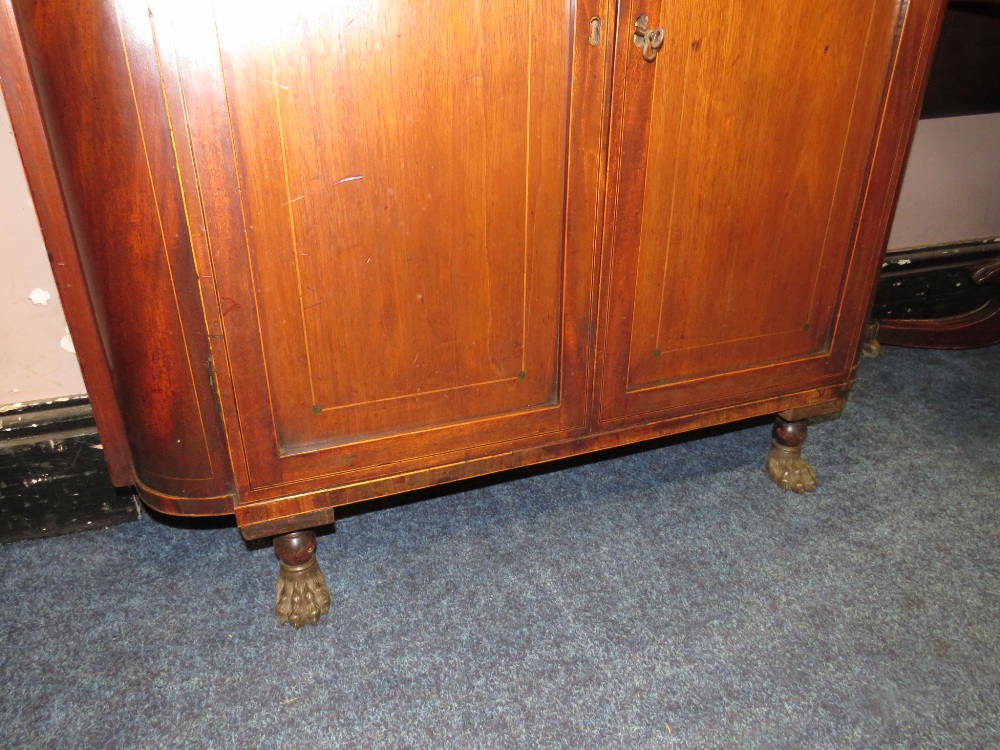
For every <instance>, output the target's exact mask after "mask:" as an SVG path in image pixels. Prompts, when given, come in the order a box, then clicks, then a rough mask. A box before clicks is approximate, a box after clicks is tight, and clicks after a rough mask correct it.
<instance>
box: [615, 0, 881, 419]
mask: <svg viewBox="0 0 1000 750" xmlns="http://www.w3.org/2000/svg"><path fill="white" fill-rule="evenodd" d="M640 13H645V14H648V16H649V19H650V22H649V26H650V27H656V26H660V25H662V26H663V27H664V28H665V31H666V35H665V36H666V39H665V42H664V44H663V47H662V48H661V49H660V51H659V53H658V55H657V58H656V59H655V61H653V62H646V61H644V60H643V59H642V54H641V51H640V50H639V49H638V48H637V47H636V46H635V45H634V44H633V42H632V38H631V37H632V34H631V33H629V32H630V31H631V29H630V28H629V27H630V26H631V24H632V23H633V22H634V19H635V18H636V17H637V16H638V15H640ZM897 13H898V7H897V4H896V3H893V2H885V0H819V1H818V2H812V3H803V2H798V0H775V1H774V2H768V3H760V2H754V1H752V0H726V1H721V2H711V3H705V2H700V0H672V1H671V2H663V3H662V4H661V3H659V2H641V3H640V2H636V3H633V5H632V12H631V14H630V15H627V16H625V17H624V18H623V19H622V23H623V29H622V32H620V34H621V39H620V45H619V49H618V52H617V54H618V55H619V58H618V59H619V65H618V68H619V69H621V70H623V73H622V80H621V81H620V82H619V83H618V85H617V86H616V95H617V99H616V106H615V110H614V114H613V120H614V124H613V127H614V128H616V130H617V135H618V138H619V142H620V143H621V154H622V156H621V165H619V168H618V170H617V175H618V182H617V184H616V185H613V186H612V189H613V196H614V197H613V199H612V200H610V201H609V207H610V208H609V215H610V216H611V217H612V219H613V222H614V224H613V231H612V232H611V233H610V234H609V257H610V261H609V266H608V268H609V272H610V274H611V280H610V284H609V285H608V289H609V291H610V294H609V295H608V298H607V307H606V314H605V322H604V324H603V327H602V330H603V332H604V346H605V349H606V352H607V355H606V359H605V362H604V365H605V369H604V376H603V386H602V403H601V410H602V416H603V417H604V418H610V419H614V418H617V417H622V416H624V415H628V414H633V415H638V414H645V413H649V412H655V411H663V410H667V411H669V410H670V409H673V408H679V407H682V406H683V407H685V408H688V405H690V404H692V403H697V402H699V401H708V400H712V399H719V398H731V397H739V396H740V395H741V394H749V393H756V392H760V391H764V390H769V389H770V390H775V391H776V390H780V389H787V387H788V386H789V385H790V384H791V383H792V382H793V381H804V380H805V379H807V378H808V377H810V376H812V377H817V376H821V375H822V374H823V373H824V372H826V371H827V369H828V368H829V357H830V354H831V351H832V350H833V348H834V347H835V346H836V345H837V343H838V342H837V341H835V340H834V331H835V324H836V319H837V314H838V309H839V304H840V301H841V299H840V298H841V295H842V291H843V280H844V278H845V275H846V273H847V270H848V265H849V262H850V259H851V255H852V252H853V237H854V232H855V229H856V226H855V222H856V218H857V211H858V208H859V205H860V204H859V195H861V193H862V188H863V185H864V181H865V179H866V175H867V171H868V166H869V158H870V155H871V150H872V146H873V143H874V134H875V132H876V124H877V121H878V117H879V115H880V105H881V100H882V95H883V91H884V87H885V83H886V80H887V75H888V72H889V67H890V64H891V61H892V57H893V51H894V45H895V41H894V40H895V31H896V25H897V24H896V22H897ZM623 32H624V33H623ZM636 165H638V168H636ZM793 363H794V367H793V366H791V365H792V364H793ZM786 365H788V366H786Z"/></svg>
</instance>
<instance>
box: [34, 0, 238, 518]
mask: <svg viewBox="0 0 1000 750" xmlns="http://www.w3.org/2000/svg"><path fill="white" fill-rule="evenodd" d="M14 7H15V12H16V17H17V21H18V25H19V28H20V33H21V38H22V41H23V46H24V49H25V54H26V57H27V60H28V63H29V66H30V68H31V72H32V75H33V78H34V85H35V89H36V95H37V97H38V100H39V103H40V106H41V110H42V115H43V118H44V121H45V128H46V133H47V137H48V140H49V144H50V148H51V151H52V155H53V159H54V162H55V166H56V171H57V173H58V176H59V179H60V183H61V187H62V191H63V198H64V202H65V206H66V211H67V213H68V217H69V220H70V224H71V226H72V230H73V235H74V239H75V243H76V249H77V254H78V256H79V259H80V264H81V266H82V269H83V273H84V277H85V280H86V284H87V287H88V291H89V295H90V299H91V302H92V305H93V309H94V313H95V317H96V319H97V325H98V330H99V332H100V336H101V341H102V344H103V348H104V351H105V353H106V356H107V360H108V364H109V367H110V371H111V376H112V380H113V382H114V386H115V392H116V395H117V400H118V404H119V408H120V411H121V414H122V418H123V421H124V424H125V432H126V435H127V439H128V444H129V447H130V449H131V453H132V458H133V464H134V467H135V475H136V480H137V487H138V488H139V491H140V494H141V495H142V496H143V498H144V499H145V500H146V502H147V503H148V504H149V505H151V506H152V507H154V508H156V509H157V510H161V511H164V512H167V513H175V514H180V515H210V514H218V513H228V512H231V510H232V494H233V491H234V490H233V479H232V469H231V463H230V460H229V453H228V449H227V446H226V441H225V435H224V431H223V427H222V421H221V416H220V414H219V409H218V407H217V404H216V400H215V395H214V392H213V389H212V383H211V377H212V376H211V367H212V365H211V357H210V348H209V345H208V335H207V332H206V328H205V322H204V316H203V312H202V305H201V296H200V292H199V287H198V271H197V269H196V267H195V262H194V259H193V256H192V252H191V246H190V239H189V234H188V227H187V219H186V216H185V207H184V202H183V200H182V196H181V192H180V186H179V183H178V177H177V167H176V163H175V158H174V153H173V144H172V140H171V133H170V130H169V125H168V120H167V116H166V111H165V107H164V101H163V92H162V87H161V82H160V78H159V69H158V64H157V59H156V49H155V46H154V44H153V41H152V35H151V32H150V29H149V26H148V19H147V23H146V25H145V27H144V26H143V24H141V23H137V22H136V19H135V18H122V17H119V15H118V12H117V10H116V8H115V6H114V5H113V4H110V3H97V2H77V1H73V2H70V1H69V0H66V1H63V0H48V1H47V2H22V1H20V0H18V2H15V3H14ZM143 16H145V13H144V14H143ZM67 49H72V50H73V51H74V52H73V56H72V59H71V61H68V59H67V57H66V56H65V50H67Z"/></svg>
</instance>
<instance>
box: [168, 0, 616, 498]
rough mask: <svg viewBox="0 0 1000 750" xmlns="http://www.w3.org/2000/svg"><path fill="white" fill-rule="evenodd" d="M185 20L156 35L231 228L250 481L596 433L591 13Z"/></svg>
mask: <svg viewBox="0 0 1000 750" xmlns="http://www.w3.org/2000/svg"><path fill="white" fill-rule="evenodd" d="M187 5H189V6H190V7H187V8H186V10H185V13H184V14H183V16H180V15H179V14H178V12H177V11H176V10H171V9H170V7H169V5H168V4H164V12H165V13H173V14H174V16H175V17H174V18H173V20H172V21H170V22H169V24H168V23H167V22H166V21H162V20H158V21H156V22H157V23H160V24H161V26H162V27H163V28H161V34H160V35H161V37H165V36H166V35H167V34H168V33H170V34H172V44H173V45H174V50H175V53H176V57H177V59H178V60H179V63H178V66H179V78H180V82H181V86H180V88H181V90H182V92H183V99H184V102H183V106H184V108H185V109H184V118H185V120H186V123H187V125H188V127H189V131H190V137H191V142H192V148H193V153H194V157H195V158H194V160H195V168H196V170H197V175H198V189H199V198H200V200H201V201H202V204H203V207H204V211H205V216H206V219H207V222H206V223H207V226H208V230H207V231H208V233H209V235H212V234H213V232H214V234H215V236H214V237H210V242H211V244H212V258H213V263H214V268H215V272H216V274H217V278H216V288H217V290H218V295H219V307H220V311H221V316H222V318H223V325H222V328H223V333H222V334H221V335H224V336H225V340H226V347H227V353H228V358H229V362H228V366H229V370H230V373H231V378H232V383H233V387H234V390H235V395H236V404H237V408H238V420H239V429H240V435H241V436H242V439H243V441H244V443H243V447H244V450H245V454H246V456H247V463H248V470H249V476H250V483H251V485H252V486H254V487H262V486H265V485H272V484H279V483H283V482H290V481H295V480H301V479H307V478H316V477H320V476H323V475H327V476H332V475H338V474H340V475H343V477H344V478H345V479H344V481H348V480H351V481H356V480H357V478H358V477H359V476H360V475H359V474H357V470H358V469H365V470H368V469H370V468H371V467H376V466H386V465H389V464H394V465H395V466H397V467H398V468H397V469H395V470H398V471H404V470H409V469H412V468H419V467H420V465H431V464H435V463H437V464H441V463H447V462H451V461H455V460H462V457H463V456H468V455H469V451H470V450H472V449H474V448H476V447H481V446H485V445H489V444H498V443H502V442H504V441H511V440H516V439H526V438H538V439H541V438H540V437H539V436H541V435H544V434H551V433H557V432H564V433H565V432H570V431H572V430H574V429H576V428H582V427H583V426H584V425H585V422H586V418H587V415H586V398H585V394H586V388H587V385H586V377H587V373H588V366H587V364H586V363H587V358H588V356H589V350H590V344H589V342H588V340H587V336H588V333H589V331H590V330H591V300H592V294H591V288H592V276H593V263H594V253H595V251H594V245H595V236H596V232H597V230H596V224H597V210H596V205H597V204H596V201H597V193H598V167H599V161H600V153H601V149H600V136H601V133H600V129H601V121H602V117H601V109H602V106H603V105H602V102H603V98H604V97H603V96H602V86H603V80H604V75H605V73H604V71H605V67H606V66H605V60H604V55H605V51H604V49H605V47H604V45H598V46H594V45H591V44H590V43H589V35H590V31H591V26H590V17H591V16H592V15H596V12H594V11H593V9H592V8H590V6H591V5H593V3H591V2H571V1H570V0H511V1H510V2H503V3H496V2H489V1H488V0H463V1H461V2H448V3H442V2H439V1H438V0H392V1H390V0H383V1H382V2H373V1H372V0H346V1H345V2H337V3H316V2H306V1H305V0H288V1H287V2H282V3H278V4H267V5H266V6H265V5H261V4H246V3H238V2H230V1H229V0H219V1H218V2H216V3H215V4H214V6H215V8H214V17H212V14H211V13H210V12H208V11H206V10H205V9H204V8H199V4H198V3H189V4H187ZM265 9H266V10H265ZM168 25H169V27H170V28H169V29H168V28H167V26H168ZM216 36H217V41H216ZM161 41H162V39H161ZM206 51H207V52H208V53H209V54H208V55H207V56H206V54H205V53H206ZM213 55H217V56H216V57H214V59H213ZM161 58H162V54H161ZM219 113H222V115H223V116H224V118H225V119H221V117H220V114H219ZM176 119H177V118H176V115H175V120H176ZM175 127H176V126H175ZM223 128H226V130H225V131H223ZM227 149H228V150H229V153H227ZM480 450H490V449H482V448H481V449H480ZM414 461H416V462H417V463H414ZM407 462H409V463H407ZM420 462H423V463H422V464H421V463H420ZM380 471H381V470H380ZM386 471H388V470H386ZM352 472H354V473H353V474H352ZM368 476H371V474H368ZM362 478H363V477H362ZM326 483H327V484H330V482H329V480H327V482H326Z"/></svg>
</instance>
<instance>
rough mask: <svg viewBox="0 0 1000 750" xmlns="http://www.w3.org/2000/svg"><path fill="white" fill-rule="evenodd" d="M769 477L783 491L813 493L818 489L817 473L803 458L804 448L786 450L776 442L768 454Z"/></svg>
mask: <svg viewBox="0 0 1000 750" xmlns="http://www.w3.org/2000/svg"><path fill="white" fill-rule="evenodd" d="M767 473H768V476H770V477H771V479H772V480H773V481H774V483H775V484H776V485H778V486H779V487H780V488H781V489H783V490H791V491H792V492H798V493H803V492H813V491H815V489H816V472H815V470H814V469H813V467H812V466H810V465H809V464H808V463H807V462H806V460H805V459H803V458H802V448H801V447H795V448H786V447H785V446H783V445H781V444H780V443H778V441H775V442H774V445H772V446H771V450H770V451H769V452H768V454H767Z"/></svg>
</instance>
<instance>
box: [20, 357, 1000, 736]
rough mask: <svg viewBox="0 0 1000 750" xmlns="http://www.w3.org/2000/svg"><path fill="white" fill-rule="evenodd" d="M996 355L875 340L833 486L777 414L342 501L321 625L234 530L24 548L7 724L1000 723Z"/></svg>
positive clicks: (819, 431)
mask: <svg viewBox="0 0 1000 750" xmlns="http://www.w3.org/2000/svg"><path fill="white" fill-rule="evenodd" d="M998 374H1000V347H994V348H992V349H987V350H981V351H971V352H926V351H917V350H902V349H889V348H886V349H884V350H883V355H882V357H881V358H879V359H878V360H875V361H866V362H865V363H864V364H863V366H862V369H861V377H860V380H859V382H858V384H857V385H856V387H855V389H854V391H853V393H852V397H851V400H850V403H849V404H848V408H847V410H846V411H845V412H844V414H843V415H842V416H840V417H839V418H837V419H833V420H829V421H826V422H824V423H822V424H817V425H815V426H814V427H813V428H812V429H811V431H810V437H809V440H808V441H807V443H806V449H805V452H806V454H807V456H808V457H809V458H810V459H811V460H812V462H813V465H814V466H815V467H816V469H817V471H818V473H819V476H820V482H821V486H820V489H819V491H818V492H817V493H815V494H812V495H805V496H797V495H792V494H786V493H780V492H778V491H777V490H776V489H775V488H774V487H773V486H772V485H771V484H770V482H769V480H768V479H767V478H766V476H765V475H764V473H763V470H762V460H763V456H764V453H765V451H766V449H767V447H768V444H769V440H770V437H769V427H768V426H767V425H766V424H763V423H756V424H753V425H750V426H742V427H738V428H735V429H732V430H729V431H720V432H718V433H716V434H712V435H710V436H706V435H705V434H704V433H702V434H700V435H697V436H695V437H686V438H679V439H676V440H671V441H663V442H659V443H657V444H655V445H654V446H653V447H646V448H640V449H633V450H630V451H619V452H617V453H615V454H613V455H608V454H605V455H602V456H599V457H596V458H594V457H591V458H590V459H588V460H581V461H573V462H568V463H563V464H559V465H558V466H557V467H555V468H548V469H545V470H536V471H533V472H524V473H522V474H520V475H517V476H515V477H514V478H508V479H507V480H506V481H500V480H493V481H488V482H478V483H474V484H466V485H460V486H459V488H458V489H457V490H455V491H450V492H438V493H437V494H436V495H431V496H430V497H429V499H426V500H424V501H422V502H418V503H409V504H399V505H395V506H392V507H389V508H387V509H382V510H377V511H372V512H367V513H359V514H356V515H352V516H349V517H346V518H344V519H343V520H341V521H340V522H338V526H337V531H336V533H335V534H328V535H325V536H323V537H321V539H320V552H319V557H320V562H321V564H322V565H323V567H324V570H325V571H326V576H327V580H328V583H329V586H330V592H331V595H332V598H333V606H332V609H331V612H330V614H329V615H328V616H327V617H326V618H324V619H323V620H322V621H321V623H320V625H319V626H317V627H311V628H310V627H307V628H304V629H302V630H301V631H294V630H292V629H291V628H289V627H287V626H284V627H282V626H279V625H278V623H277V621H276V620H275V618H274V616H273V614H272V608H273V580H274V576H275V573H276V568H277V563H276V560H275V558H274V555H273V553H272V552H271V550H270V547H267V546H256V547H254V546H253V545H251V546H250V548H249V549H248V546H247V545H245V544H244V543H243V542H242V541H241V539H240V536H239V533H238V531H237V530H236V529H235V528H232V527H220V528H184V527H183V526H177V525H167V524H165V523H163V522H161V521H158V520H155V519H153V518H150V517H148V516H146V517H144V518H143V520H142V521H141V522H139V523H133V524H129V525H126V526H119V527H116V528H113V529H108V530H104V531H94V532H89V533H86V534H78V535H75V536H67V537H60V538H54V539H48V540H43V541H36V542H24V543H20V544H13V545H8V546H6V547H3V548H0V592H2V596H3V606H2V613H0V637H2V645H0V679H2V681H3V690H2V696H0V746H2V747H9V748H60V749H64V748H240V749H243V748H257V747H260V748H301V747H310V748H365V749H369V748H532V749H534V748H573V749H574V750H583V749H585V748H596V749H600V750H607V749H610V748H628V749H630V750H631V749H638V748H810V749H812V748H838V749H840V748H994V747H1000V718H998V712H1000V378H998Z"/></svg>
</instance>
